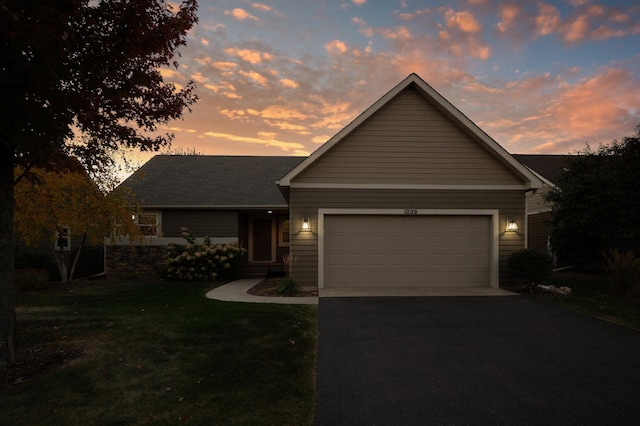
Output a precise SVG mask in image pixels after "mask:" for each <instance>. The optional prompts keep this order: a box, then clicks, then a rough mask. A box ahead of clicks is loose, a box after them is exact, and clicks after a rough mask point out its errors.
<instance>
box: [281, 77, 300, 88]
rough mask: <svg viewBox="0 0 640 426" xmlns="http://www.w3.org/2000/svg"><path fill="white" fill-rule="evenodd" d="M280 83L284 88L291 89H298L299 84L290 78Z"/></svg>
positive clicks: (283, 79)
mask: <svg viewBox="0 0 640 426" xmlns="http://www.w3.org/2000/svg"><path fill="white" fill-rule="evenodd" d="M280 83H281V84H282V85H283V86H284V87H288V88H290V89H297V88H298V83H296V82H295V81H294V80H291V79H290V78H282V79H280Z"/></svg>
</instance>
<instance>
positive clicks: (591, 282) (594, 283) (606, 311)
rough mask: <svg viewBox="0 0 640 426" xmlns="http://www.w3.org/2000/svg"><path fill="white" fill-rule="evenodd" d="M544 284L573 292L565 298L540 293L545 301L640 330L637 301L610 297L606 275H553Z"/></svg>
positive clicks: (556, 273)
mask: <svg viewBox="0 0 640 426" xmlns="http://www.w3.org/2000/svg"><path fill="white" fill-rule="evenodd" d="M544 284H547V285H555V286H557V287H560V286H568V287H571V289H572V294H571V295H570V296H567V297H562V296H551V295H548V294H544V293H539V295H540V296H541V297H543V298H545V299H546V300H549V301H551V302H553V303H555V304H557V305H560V306H562V307H565V308H567V309H572V310H574V311H578V312H581V313H584V314H587V315H591V316H594V317H596V318H600V319H603V320H605V321H610V322H614V323H616V324H620V325H624V326H625V327H629V328H634V329H636V330H640V300H638V299H637V298H636V299H633V298H630V299H627V298H622V297H618V296H615V295H613V294H612V293H611V292H610V291H609V279H608V277H607V276H606V275H602V274H578V273H570V272H555V273H553V274H552V275H551V276H550V277H549V278H547V279H546V280H545V281H544Z"/></svg>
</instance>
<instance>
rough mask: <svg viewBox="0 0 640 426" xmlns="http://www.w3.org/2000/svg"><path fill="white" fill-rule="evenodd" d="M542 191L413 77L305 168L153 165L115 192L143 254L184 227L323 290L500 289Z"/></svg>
mask: <svg viewBox="0 0 640 426" xmlns="http://www.w3.org/2000/svg"><path fill="white" fill-rule="evenodd" d="M544 183H545V182H544V179H543V178H542V177H541V176H540V175H539V174H537V173H534V172H533V171H532V170H531V169H530V168H529V167H526V166H525V165H523V164H522V163H521V162H520V161H518V160H517V159H516V158H514V156H513V155H511V154H509V153H508V152H507V151H506V150H505V149H504V148H502V147H501V146H500V145H499V144H498V143H497V142H496V141H494V140H493V139H492V138H491V137H490V136H488V135H487V134H486V133H485V132H484V131H482V130H481V129H480V128H479V127H478V126H477V125H475V124H474V123H473V122H472V121H471V120H469V118H467V117H466V116H465V115H464V114H463V113H462V112H460V111H459V110H458V109H457V108H456V107H454V106H453V105H452V104H451V103H450V102H448V101H447V100H446V99H445V98H444V97H442V96H441V95H440V94H439V93H438V92H436V91H435V90H434V89H433V88H432V87H431V86H429V85H428V84H427V83H426V82H425V81H424V80H422V79H421V78H420V77H419V76H417V75H416V74H411V75H409V76H408V77H407V78H405V79H404V80H403V81H402V82H400V83H399V84H398V85H397V86H395V87H394V88H393V89H391V90H390V91H389V92H388V93H386V94H385V95H384V96H383V97H382V98H380V99H379V100H378V101H376V102H375V103H374V104H373V105H372V106H371V107H369V108H368V109H367V110H366V111H364V112H363V113H362V114H361V115H360V116H358V117H357V118H356V119H355V120H354V121H353V122H351V123H349V124H348V125H347V126H346V127H345V128H344V129H342V130H341V131H340V132H338V133H337V134H336V135H335V136H334V137H332V138H331V139H330V140H329V141H327V142H326V143H325V144H324V145H322V146H321V147H320V148H319V149H318V150H316V151H315V152H314V153H312V154H311V155H310V156H308V157H233V156H162V155H161V156H156V157H154V158H152V159H151V160H150V161H149V162H148V163H147V164H145V165H144V166H142V167H141V168H140V169H139V170H138V171H137V172H136V173H134V174H133V175H132V176H131V177H129V178H128V179H127V180H126V181H125V182H123V184H122V185H124V186H128V187H131V188H132V190H133V191H134V192H135V193H136V194H137V195H138V196H139V198H140V200H141V205H142V207H143V214H141V215H140V217H138V218H137V220H138V223H139V224H140V226H144V227H145V228H147V232H146V234H147V236H148V238H147V247H154V246H155V247H158V246H164V245H165V244H166V243H168V242H170V241H180V240H181V238H180V235H181V231H180V227H188V228H189V229H190V231H191V232H192V234H194V235H195V236H197V237H204V236H209V237H210V238H211V239H212V240H213V241H218V242H231V241H237V242H239V243H241V244H242V245H243V246H244V247H245V248H247V249H248V256H247V258H246V259H245V260H246V266H247V267H248V269H250V268H251V267H253V266H256V265H257V266H259V267H261V268H268V267H270V266H277V265H279V264H280V265H281V264H282V255H283V254H284V253H287V252H289V253H290V254H291V256H292V258H293V259H294V263H293V276H294V278H295V279H296V280H298V282H299V283H300V284H301V285H303V286H314V287H315V286H317V287H318V288H319V289H324V288H336V287H421V286H425V287H492V288H498V287H499V286H501V285H503V286H505V285H508V284H509V274H508V269H507V267H506V261H507V258H508V256H509V254H511V253H512V252H513V251H514V250H517V249H521V248H524V247H526V246H527V229H528V218H529V215H528V209H527V197H528V196H529V197H530V196H531V195H532V194H534V193H535V192H536V191H538V190H539V189H541V188H543V185H544ZM122 244H126V242H122ZM120 247H121V248H120V249H122V248H123V247H126V246H120ZM117 250H118V246H113V247H108V251H114V252H115V251H117ZM115 263H117V262H114V264H115ZM121 264H122V262H121Z"/></svg>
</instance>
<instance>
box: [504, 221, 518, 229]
mask: <svg viewBox="0 0 640 426" xmlns="http://www.w3.org/2000/svg"><path fill="white" fill-rule="evenodd" d="M517 230H518V224H517V223H516V221H515V220H513V219H507V229H506V231H507V232H516V231H517Z"/></svg>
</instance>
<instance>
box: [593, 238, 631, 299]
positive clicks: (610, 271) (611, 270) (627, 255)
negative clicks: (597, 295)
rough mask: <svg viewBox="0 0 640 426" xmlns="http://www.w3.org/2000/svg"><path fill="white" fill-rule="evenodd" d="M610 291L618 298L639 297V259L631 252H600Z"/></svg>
mask: <svg viewBox="0 0 640 426" xmlns="http://www.w3.org/2000/svg"><path fill="white" fill-rule="evenodd" d="M602 257H603V258H604V268H605V270H606V271H607V275H609V283H610V285H611V291H612V292H613V293H615V294H617V295H619V296H624V297H629V296H634V295H636V296H639V295H640V257H638V256H637V255H636V253H635V252H634V251H633V250H619V249H617V248H608V249H606V250H605V251H604V252H602Z"/></svg>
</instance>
